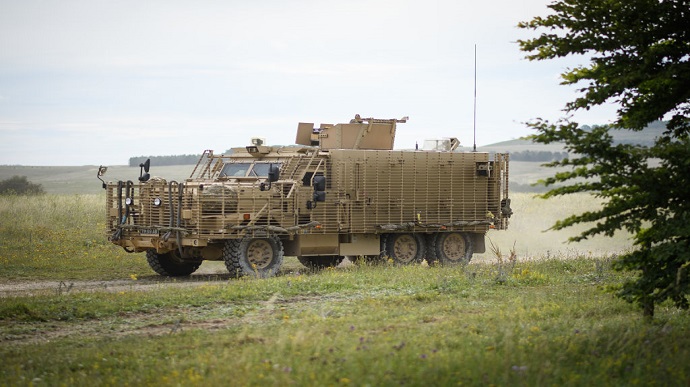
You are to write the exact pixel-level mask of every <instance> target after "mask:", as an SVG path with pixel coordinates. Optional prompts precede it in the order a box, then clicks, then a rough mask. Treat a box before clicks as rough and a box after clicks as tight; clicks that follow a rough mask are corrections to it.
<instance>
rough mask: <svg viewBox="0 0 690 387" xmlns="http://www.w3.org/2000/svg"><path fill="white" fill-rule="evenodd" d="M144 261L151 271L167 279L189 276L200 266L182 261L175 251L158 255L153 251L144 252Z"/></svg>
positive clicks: (196, 263) (199, 263)
mask: <svg viewBox="0 0 690 387" xmlns="http://www.w3.org/2000/svg"><path fill="white" fill-rule="evenodd" d="M146 261H147V262H148V263H149V266H151V269H153V271H155V272H156V273H158V274H160V275H164V276H167V277H183V276H187V275H190V274H192V273H194V272H195V271H196V269H198V268H199V266H201V262H189V261H184V260H182V258H181V257H180V253H179V252H178V251H177V250H173V251H169V252H167V253H164V254H159V253H157V252H156V250H154V249H148V250H146Z"/></svg>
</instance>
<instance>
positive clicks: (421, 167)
mask: <svg viewBox="0 0 690 387" xmlns="http://www.w3.org/2000/svg"><path fill="white" fill-rule="evenodd" d="M405 121H406V118H404V119H401V120H396V119H385V120H382V119H374V118H360V117H359V115H357V116H355V118H354V119H353V120H351V121H350V122H349V123H345V124H337V125H325V124H322V125H321V126H320V127H318V128H315V127H314V125H313V124H305V123H300V124H299V125H298V129H297V139H296V144H298V145H296V146H282V147H276V146H267V145H265V142H264V141H263V140H261V139H254V140H253V141H252V142H253V143H252V144H251V145H249V146H246V147H241V148H233V149H232V153H231V154H228V155H216V154H214V153H213V151H209V150H207V151H205V152H204V154H203V155H202V157H201V159H200V160H199V162H198V163H197V165H196V167H195V168H194V170H193V171H192V173H191V176H190V177H189V178H188V179H186V180H185V181H180V182H178V181H167V180H165V179H162V178H157V177H154V178H150V175H149V173H148V172H149V163H148V162H147V163H144V164H142V165H141V168H142V171H141V176H140V177H139V181H137V182H133V181H126V182H124V181H118V182H109V183H107V184H106V183H103V186H104V188H105V189H106V213H107V222H106V224H107V228H108V238H109V240H110V241H111V242H112V243H114V244H116V245H119V246H122V247H123V248H124V249H125V250H127V251H128V252H146V258H147V260H148V263H149V265H150V266H151V267H152V268H153V270H154V271H156V272H157V273H159V274H161V275H167V276H183V275H189V274H191V273H193V272H194V271H195V270H196V269H197V268H198V267H199V265H201V262H202V261H203V260H223V261H224V262H225V265H226V266H227V268H228V270H229V271H230V273H231V275H233V276H242V275H257V276H271V275H274V274H275V273H276V272H277V271H278V270H279V268H280V266H281V264H282V262H283V256H284V255H287V256H296V257H297V258H298V259H299V261H300V262H301V263H302V264H304V265H305V266H307V267H310V268H323V267H330V266H335V265H338V264H339V263H340V262H341V261H342V260H343V258H344V257H345V256H349V257H360V258H361V259H364V260H369V261H375V260H383V259H385V260H392V261H393V262H395V263H398V264H411V263H420V262H422V261H423V260H424V259H426V260H427V261H428V262H429V263H432V264H433V263H439V264H444V265H446V264H457V263H466V262H468V261H469V260H470V259H471V257H472V254H473V253H481V252H484V251H485V244H484V237H485V234H486V232H487V231H488V230H489V229H498V230H504V229H506V228H507V226H508V217H510V215H511V209H510V199H508V155H506V154H495V155H493V157H491V156H490V155H489V154H488V153H484V152H458V151H456V148H457V147H458V144H459V142H458V141H457V140H456V139H449V140H447V141H443V142H442V144H445V146H444V147H445V148H446V149H445V150H438V149H439V146H435V149H436V150H433V151H424V150H393V142H394V140H395V131H396V127H397V125H398V124H399V123H403V122H405ZM437 145H438V144H437ZM104 172H105V168H101V169H100V171H99V178H100V177H101V176H102V175H103V173H104Z"/></svg>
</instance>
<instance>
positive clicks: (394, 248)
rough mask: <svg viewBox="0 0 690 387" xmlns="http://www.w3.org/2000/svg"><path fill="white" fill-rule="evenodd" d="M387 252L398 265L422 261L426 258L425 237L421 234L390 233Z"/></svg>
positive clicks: (387, 237)
mask: <svg viewBox="0 0 690 387" xmlns="http://www.w3.org/2000/svg"><path fill="white" fill-rule="evenodd" d="M384 247H385V252H386V255H388V257H389V258H391V259H392V260H393V262H395V263H396V264H398V265H409V264H413V263H421V262H422V260H423V259H424V250H425V243H424V238H423V237H422V236H421V235H419V234H388V235H387V236H386V242H385V245H384Z"/></svg>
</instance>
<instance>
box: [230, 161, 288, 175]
mask: <svg viewBox="0 0 690 387" xmlns="http://www.w3.org/2000/svg"><path fill="white" fill-rule="evenodd" d="M271 164H272V165H275V166H277V167H278V168H280V163H227V164H225V166H223V170H222V171H220V176H219V177H230V178H232V177H268V170H269V168H270V166H271Z"/></svg>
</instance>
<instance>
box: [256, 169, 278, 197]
mask: <svg viewBox="0 0 690 387" xmlns="http://www.w3.org/2000/svg"><path fill="white" fill-rule="evenodd" d="M279 178H280V167H278V166H277V165H273V164H271V165H270V166H269V167H268V184H266V183H261V184H260V185H259V189H260V190H261V191H266V190H268V189H271V183H275V182H276V181H278V179H279Z"/></svg>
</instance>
